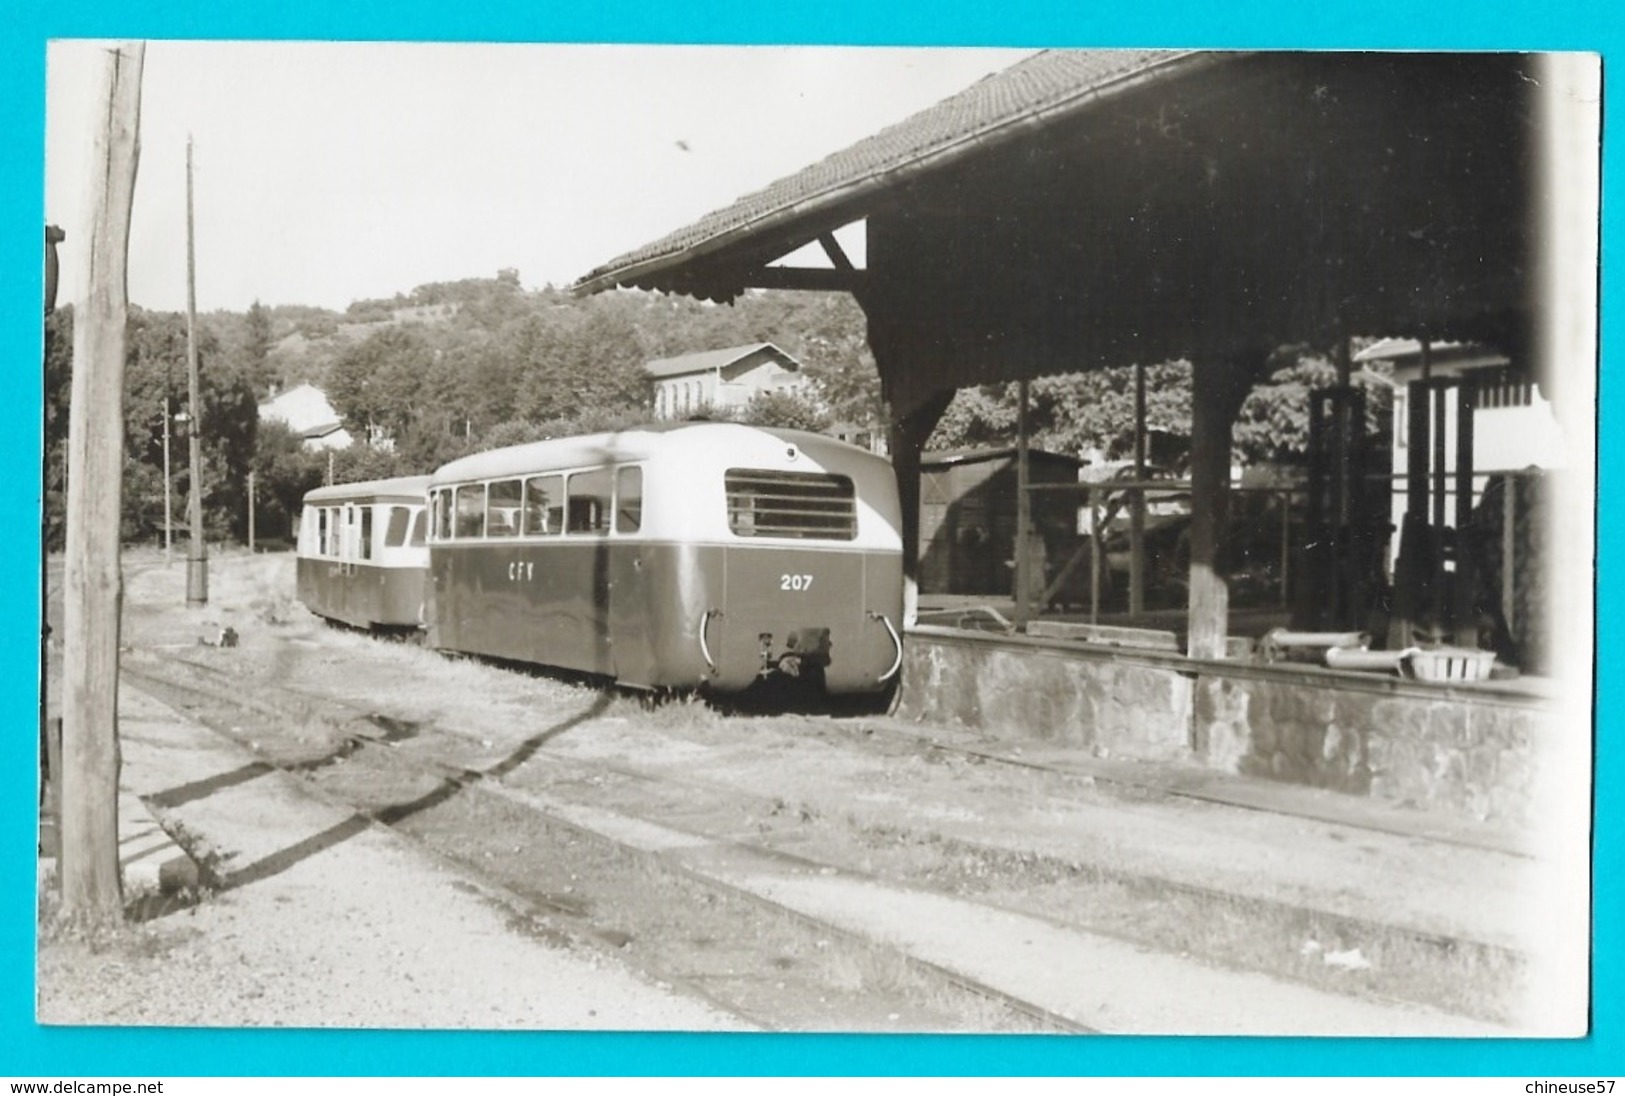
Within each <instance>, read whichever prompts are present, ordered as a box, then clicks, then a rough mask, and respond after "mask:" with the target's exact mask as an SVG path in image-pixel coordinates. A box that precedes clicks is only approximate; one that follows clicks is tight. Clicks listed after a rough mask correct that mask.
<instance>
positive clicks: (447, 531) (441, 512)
mask: <svg viewBox="0 0 1625 1096" xmlns="http://www.w3.org/2000/svg"><path fill="white" fill-rule="evenodd" d="M430 502H431V504H432V505H433V506H434V539H435V540H450V539H451V492H450V491H447V490H446V489H445V488H441V489H440V490H438V491H436V492H435V493H434V495H433V497H432V498H431V500H430Z"/></svg>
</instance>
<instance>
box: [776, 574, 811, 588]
mask: <svg viewBox="0 0 1625 1096" xmlns="http://www.w3.org/2000/svg"><path fill="white" fill-rule="evenodd" d="M812 584H813V577H812V576H811V575H790V574H785V575H780V576H779V589H781V590H795V591H797V592H800V591H805V590H811V589H812Z"/></svg>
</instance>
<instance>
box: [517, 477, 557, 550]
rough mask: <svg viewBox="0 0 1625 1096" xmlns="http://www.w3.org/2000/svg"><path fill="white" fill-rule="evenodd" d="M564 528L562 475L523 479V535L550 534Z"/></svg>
mask: <svg viewBox="0 0 1625 1096" xmlns="http://www.w3.org/2000/svg"><path fill="white" fill-rule="evenodd" d="M563 529H564V477H563V476H532V477H531V478H530V479H528V480H526V481H525V535H526V536H527V537H539V536H550V535H553V534H556V533H559V532H561V531H562V530H563Z"/></svg>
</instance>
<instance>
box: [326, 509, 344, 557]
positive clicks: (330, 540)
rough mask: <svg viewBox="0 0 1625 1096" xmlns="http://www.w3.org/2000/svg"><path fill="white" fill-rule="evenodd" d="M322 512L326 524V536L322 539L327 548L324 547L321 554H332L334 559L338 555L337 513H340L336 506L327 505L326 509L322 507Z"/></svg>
mask: <svg viewBox="0 0 1625 1096" xmlns="http://www.w3.org/2000/svg"><path fill="white" fill-rule="evenodd" d="M322 513H323V515H324V518H325V521H324V524H325V525H326V526H327V537H326V538H325V540H324V543H325V544H326V545H327V548H326V550H325V552H324V553H323V554H324V555H329V556H332V557H333V558H334V559H337V558H338V555H339V513H340V511H339V510H338V509H337V508H336V507H333V506H329V507H327V508H326V509H324V510H323V511H322Z"/></svg>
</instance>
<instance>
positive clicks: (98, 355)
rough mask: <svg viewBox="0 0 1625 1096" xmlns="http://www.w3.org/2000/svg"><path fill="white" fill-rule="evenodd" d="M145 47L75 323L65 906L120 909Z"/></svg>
mask: <svg viewBox="0 0 1625 1096" xmlns="http://www.w3.org/2000/svg"><path fill="white" fill-rule="evenodd" d="M145 54H146V47H145V46H144V45H142V44H140V43H136V44H134V45H128V46H125V47H123V48H120V49H114V50H111V51H109V52H108V55H107V74H106V84H105V87H104V90H103V101H102V117H101V118H100V120H99V121H100V124H99V125H98V127H97V129H96V132H95V135H94V140H95V148H96V150H95V153H94V155H93V156H92V157H91V162H92V165H93V170H94V173H95V176H94V182H93V183H92V186H93V188H94V189H93V190H92V192H91V193H92V194H93V195H94V205H93V210H94V212H93V214H92V216H93V218H94V220H93V223H92V226H91V232H90V247H89V260H90V261H89V275H90V285H89V293H88V295H87V297H86V298H85V302H84V305H83V308H82V309H81V311H80V312H79V313H78V315H77V316H76V317H75V322H74V325H73V382H72V385H73V387H72V402H71V403H70V405H69V410H68V515H67V518H68V522H67V524H68V530H67V551H66V556H65V559H64V574H63V597H62V602H63V606H62V608H63V658H62V663H63V665H62V675H63V676H62V684H63V697H62V778H61V784H60V789H61V796H62V799H61V825H62V834H61V859H60V860H59V861H58V864H59V870H58V879H59V881H60V883H61V887H62V912H63V915H64V916H65V917H67V918H68V919H69V920H71V921H76V922H81V923H85V924H112V923H116V922H117V921H118V920H120V919H121V918H122V916H123V908H124V899H123V885H122V880H121V879H120V877H119V855H118V768H119V756H118V671H119V665H118V636H119V610H120V602H121V595H122V590H121V584H120V579H119V509H120V494H121V486H122V482H123V480H122V476H123V464H124V352H125V333H124V328H125V320H126V313H127V311H128V307H129V295H128V285H127V277H126V275H127V261H128V256H129V242H130V210H131V207H132V205H133V203H134V198H135V174H136V159H137V156H138V152H139V144H140V130H141V69H142V62H143V60H144V58H145Z"/></svg>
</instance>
